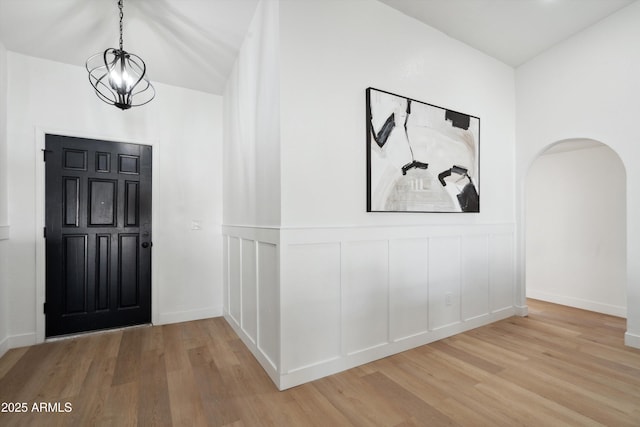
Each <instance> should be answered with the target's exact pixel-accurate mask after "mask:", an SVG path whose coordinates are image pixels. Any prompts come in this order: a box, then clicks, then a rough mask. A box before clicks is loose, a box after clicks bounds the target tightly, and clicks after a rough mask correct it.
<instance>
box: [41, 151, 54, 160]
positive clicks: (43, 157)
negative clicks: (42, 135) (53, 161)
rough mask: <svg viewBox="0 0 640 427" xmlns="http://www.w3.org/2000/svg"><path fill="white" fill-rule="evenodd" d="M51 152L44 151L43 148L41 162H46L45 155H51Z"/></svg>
mask: <svg viewBox="0 0 640 427" xmlns="http://www.w3.org/2000/svg"><path fill="white" fill-rule="evenodd" d="M51 152H52V150H45V149H44V148H43V149H42V160H43V161H45V162H46V161H47V153H51Z"/></svg>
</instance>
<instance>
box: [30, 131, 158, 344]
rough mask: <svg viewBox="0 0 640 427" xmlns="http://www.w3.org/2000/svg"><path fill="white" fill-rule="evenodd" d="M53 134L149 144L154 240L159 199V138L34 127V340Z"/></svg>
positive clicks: (154, 305)
mask: <svg viewBox="0 0 640 427" xmlns="http://www.w3.org/2000/svg"><path fill="white" fill-rule="evenodd" d="M46 134H54V135H61V136H69V137H76V138H86V139H96V140H102V141H112V142H121V143H128V144H138V145H147V146H151V148H152V158H151V200H152V202H151V235H152V236H154V240H157V239H156V237H157V236H158V234H157V222H158V221H157V209H156V208H155V206H158V200H159V188H160V186H159V185H158V177H159V176H160V174H159V172H160V168H159V157H160V156H159V145H160V144H159V141H158V140H135V139H132V138H129V137H128V136H126V135H118V134H116V135H100V134H97V133H92V132H86V131H76V130H68V129H55V128H51V127H36V128H35V158H34V162H35V180H36V181H35V188H36V194H35V212H34V213H35V224H34V233H35V241H36V265H35V275H36V319H35V321H36V344H40V343H42V342H44V341H45V322H46V317H45V314H44V303H45V296H46V242H45V238H44V234H43V230H44V226H45V194H46V193H45V167H46V163H45V162H44V161H43V151H42V150H44V149H45V135H46ZM156 252H157V250H154V251H151V323H153V324H157V323H159V315H160V313H159V310H158V307H159V297H160V293H159V292H158V286H157V284H158V272H157V268H158V267H157V265H158V263H157V262H156V258H157V255H156Z"/></svg>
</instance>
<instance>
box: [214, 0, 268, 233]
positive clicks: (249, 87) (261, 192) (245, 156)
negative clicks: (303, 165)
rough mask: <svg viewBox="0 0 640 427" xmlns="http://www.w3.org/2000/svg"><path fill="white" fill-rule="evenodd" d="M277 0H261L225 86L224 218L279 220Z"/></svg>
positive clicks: (250, 222) (236, 222) (260, 221)
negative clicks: (266, 0) (265, 0)
mask: <svg viewBox="0 0 640 427" xmlns="http://www.w3.org/2000/svg"><path fill="white" fill-rule="evenodd" d="M278 19H279V17H278V2H277V1H268V2H264V1H263V2H261V3H260V4H259V5H258V7H257V9H256V12H255V14H254V17H253V19H252V21H251V24H250V26H249V30H248V32H247V36H246V38H245V40H244V42H243V44H242V47H241V49H240V52H239V55H238V59H237V60H236V63H235V65H234V67H233V69H232V71H231V74H230V76H229V79H228V81H227V85H226V86H225V92H224V111H225V114H224V120H225V125H224V139H225V144H224V162H223V177H224V179H223V182H224V184H223V185H224V201H225V202H224V208H223V209H224V215H223V216H224V223H225V224H231V225H246V226H278V225H280V75H279V72H280V66H279V54H278V42H279V39H278Z"/></svg>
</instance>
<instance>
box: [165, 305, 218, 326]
mask: <svg viewBox="0 0 640 427" xmlns="http://www.w3.org/2000/svg"><path fill="white" fill-rule="evenodd" d="M220 316H222V307H209V308H202V309H198V310H185V311H173V312H169V313H160V315H159V316H158V324H159V325H167V324H170V323H180V322H190V321H192V320H201V319H210V318H212V317H220Z"/></svg>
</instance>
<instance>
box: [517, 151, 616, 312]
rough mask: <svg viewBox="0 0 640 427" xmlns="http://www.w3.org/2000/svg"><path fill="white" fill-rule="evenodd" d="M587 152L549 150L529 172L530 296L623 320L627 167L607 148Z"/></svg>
mask: <svg viewBox="0 0 640 427" xmlns="http://www.w3.org/2000/svg"><path fill="white" fill-rule="evenodd" d="M576 143H577V144H580V143H582V144H585V143H587V141H572V142H571V144H576ZM567 144H569V143H568V142H564V143H562V142H561V143H560V144H559V145H558V147H557V148H561V147H562V146H563V145H567ZM580 146H582V147H585V145H578V146H577V147H580ZM586 147H587V148H578V149H573V150H571V151H560V152H558V151H554V149H552V150H551V151H550V152H549V153H547V152H545V153H544V154H543V155H541V156H540V157H538V158H537V159H536V161H535V162H534V163H533V165H532V166H531V169H530V170H529V174H528V176H527V181H526V197H527V199H526V227H527V229H526V238H527V241H526V251H527V258H526V261H527V272H526V281H527V296H528V297H530V298H537V299H542V300H545V301H551V302H555V303H559V304H564V305H570V306H573V307H578V308H582V309H586V310H592V311H598V312H601V313H607V314H612V315H616V316H622V317H625V316H626V311H627V299H626V284H627V283H626V235H625V233H626V191H625V187H626V175H625V171H624V165H623V164H622V162H621V160H620V158H619V157H618V156H617V155H616V154H615V153H614V152H613V151H612V150H611V149H610V148H608V147H607V146H604V145H600V146H595V147H593V146H591V145H587V146H586ZM554 148H555V147H554Z"/></svg>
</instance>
